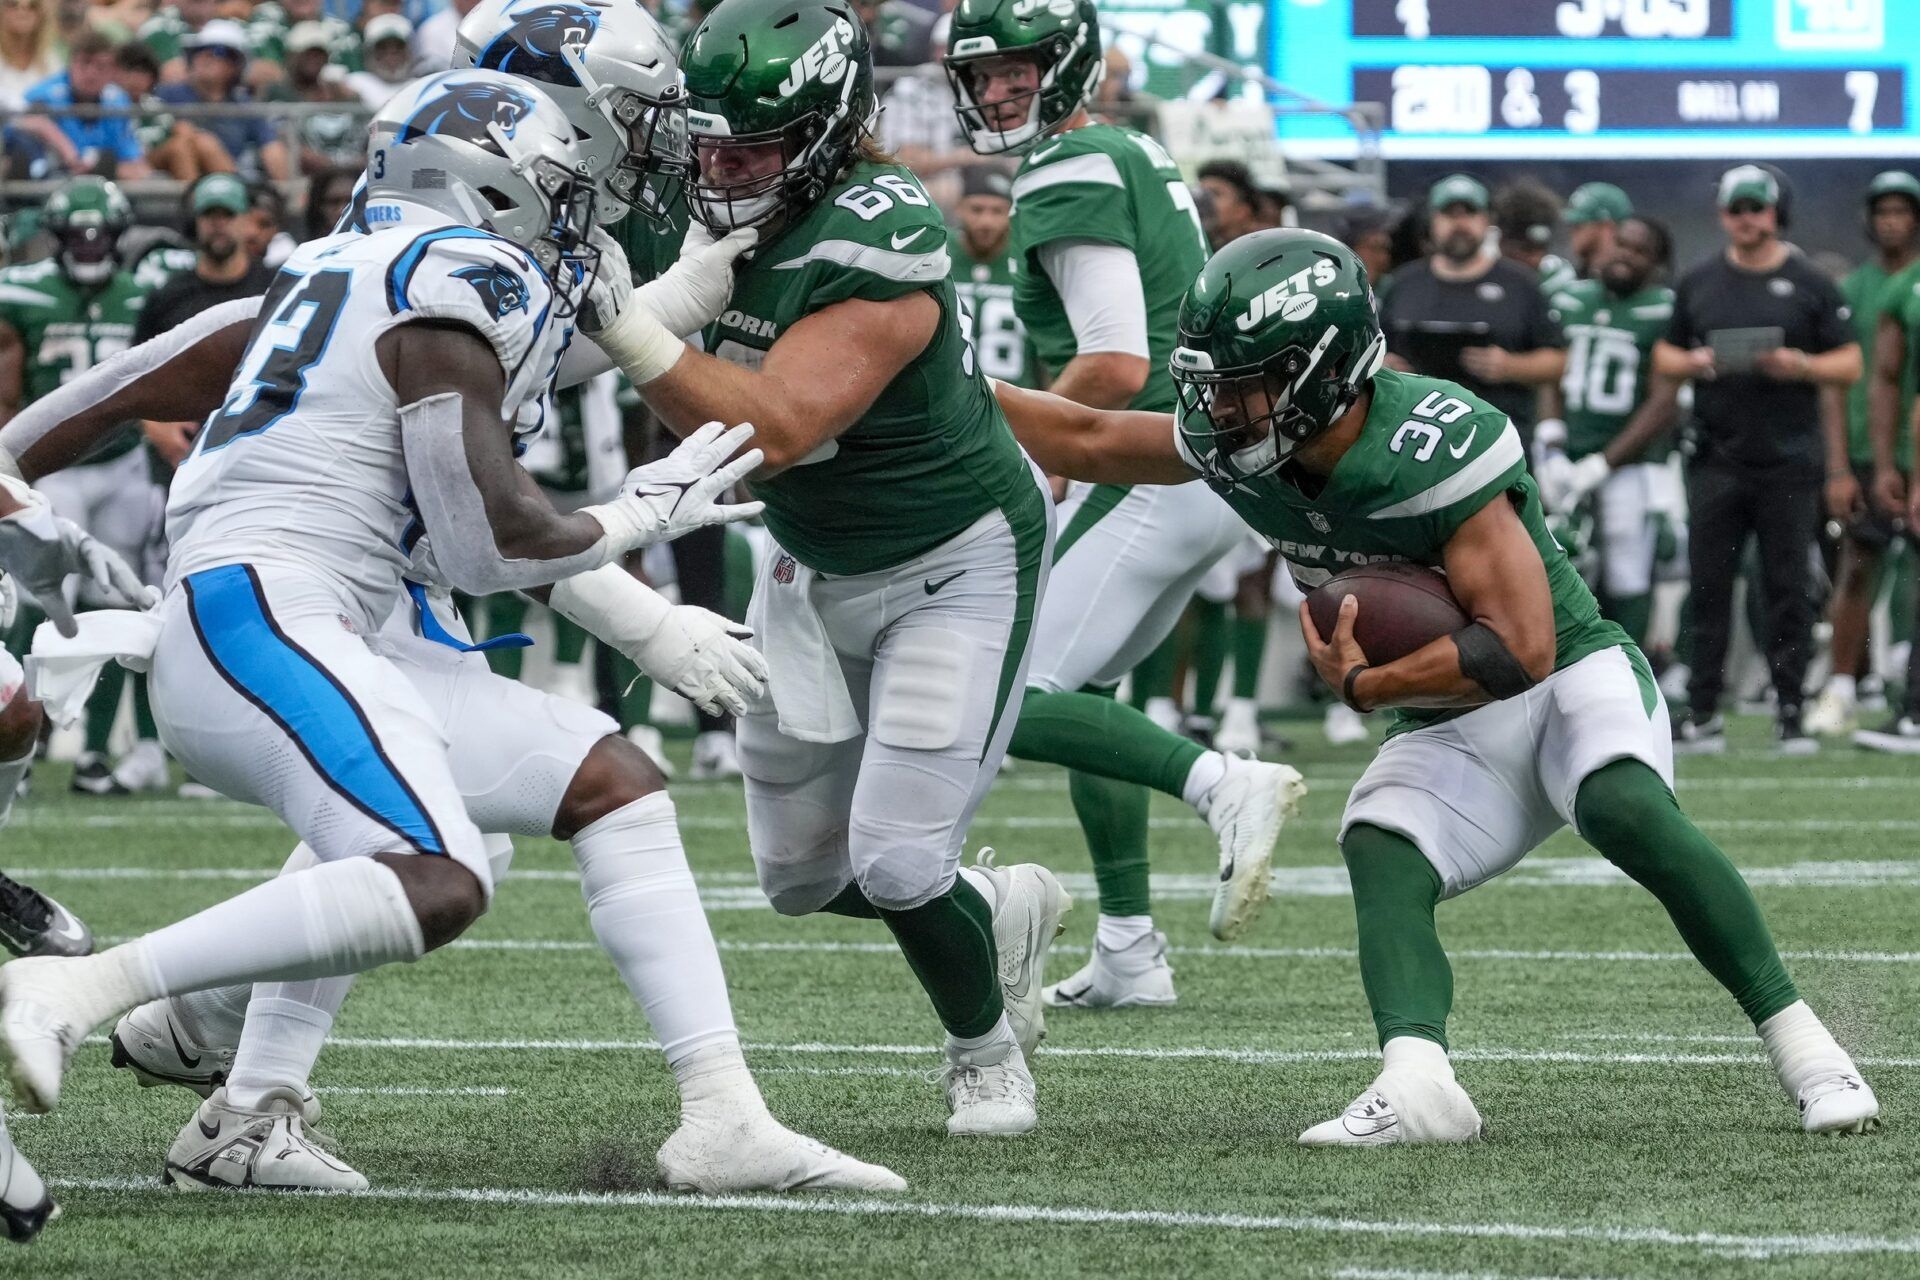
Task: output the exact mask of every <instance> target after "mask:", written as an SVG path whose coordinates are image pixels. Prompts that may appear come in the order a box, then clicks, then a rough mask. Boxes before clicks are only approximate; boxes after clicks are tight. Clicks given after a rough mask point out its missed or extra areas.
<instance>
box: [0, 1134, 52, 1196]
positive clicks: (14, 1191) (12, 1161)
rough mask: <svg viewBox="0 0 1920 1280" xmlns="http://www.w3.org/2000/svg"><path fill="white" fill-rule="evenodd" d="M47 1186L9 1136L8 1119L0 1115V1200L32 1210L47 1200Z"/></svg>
mask: <svg viewBox="0 0 1920 1280" xmlns="http://www.w3.org/2000/svg"><path fill="white" fill-rule="evenodd" d="M46 1194H47V1184H46V1183H44V1182H42V1181H40V1175H39V1174H38V1173H36V1172H34V1168H33V1166H32V1165H31V1164H28V1163H27V1158H26V1157H25V1156H23V1155H21V1154H20V1152H19V1150H18V1149H16V1148H15V1147H14V1145H13V1139H12V1138H11V1137H9V1136H8V1135H7V1118H6V1116H5V1115H4V1114H0V1200H5V1201H6V1202H7V1203H8V1204H10V1205H15V1206H17V1207H20V1208H32V1207H33V1206H35V1205H38V1204H39V1203H40V1201H41V1200H43V1199H45V1198H46Z"/></svg>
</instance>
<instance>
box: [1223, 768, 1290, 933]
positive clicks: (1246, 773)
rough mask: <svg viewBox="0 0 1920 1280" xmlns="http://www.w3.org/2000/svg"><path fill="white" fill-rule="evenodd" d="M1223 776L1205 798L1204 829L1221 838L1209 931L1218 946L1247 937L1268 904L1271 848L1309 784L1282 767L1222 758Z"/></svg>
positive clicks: (1270, 877)
mask: <svg viewBox="0 0 1920 1280" xmlns="http://www.w3.org/2000/svg"><path fill="white" fill-rule="evenodd" d="M1226 762H1227V772H1226V775H1225V776H1224V777H1222V778H1221V779H1220V781H1219V782H1218V783H1217V784H1215V786H1214V788H1213V794H1212V795H1211V796H1210V797H1209V798H1208V806H1207V825H1208V826H1210V827H1212V828H1213V832H1214V834H1215V835H1216V836H1218V837H1219V838H1220V887H1219V888H1218V889H1216V890H1214V893H1213V915H1212V918H1211V919H1210V920H1209V922H1208V924H1209V927H1210V928H1212V930H1213V936H1214V937H1216V938H1218V939H1220V940H1221V941H1222V942H1232V941H1233V940H1234V939H1235V938H1238V937H1239V936H1240V935H1241V934H1242V933H1243V932H1245V930H1246V928H1247V926H1248V925H1250V924H1252V923H1253V922H1254V920H1255V919H1257V918H1258V917H1259V915H1260V909H1261V908H1262V907H1264V906H1266V904H1267V894H1268V891H1269V889H1270V887H1271V886H1270V881H1271V880H1272V879H1273V846H1274V845H1275V843H1277V842H1278V841H1279V839H1280V828H1281V827H1282V826H1284V825H1285V824H1286V821H1287V819H1288V818H1291V817H1292V816H1293V815H1294V814H1296V813H1298V812H1299V811H1300V800H1301V797H1303V796H1305V795H1306V794H1307V784H1306V782H1305V780H1304V779H1302V778H1301V777H1300V771H1299V770H1298V769H1294V768H1291V767H1290V766H1288V765H1284V764H1264V763H1262V762H1261V761H1258V760H1242V759H1240V758H1238V757H1237V756H1228V757H1226Z"/></svg>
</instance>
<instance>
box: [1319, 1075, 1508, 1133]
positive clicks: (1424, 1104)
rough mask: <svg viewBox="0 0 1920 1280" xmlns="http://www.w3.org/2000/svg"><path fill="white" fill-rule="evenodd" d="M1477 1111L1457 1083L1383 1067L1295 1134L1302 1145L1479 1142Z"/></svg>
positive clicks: (1479, 1128)
mask: <svg viewBox="0 0 1920 1280" xmlns="http://www.w3.org/2000/svg"><path fill="white" fill-rule="evenodd" d="M1483 1128H1484V1126H1483V1125H1482V1124H1481V1121H1480V1112H1479V1110H1478V1109H1477V1108H1476V1107H1475V1106H1474V1105H1473V1099H1472V1098H1469V1097H1468V1096H1467V1091H1466V1090H1465V1089H1462V1088H1461V1087H1460V1086H1459V1084H1458V1083H1457V1082H1455V1081H1454V1080H1452V1079H1450V1078H1446V1077H1442V1076H1436V1075H1431V1074H1429V1073H1427V1072H1422V1071H1415V1070H1411V1069H1408V1068H1395V1069H1391V1070H1387V1071H1382V1072H1381V1073H1380V1074H1379V1075H1378V1076H1377V1077H1375V1079H1374V1082H1373V1084H1372V1085H1371V1086H1369V1087H1368V1089H1367V1090H1366V1092H1364V1093H1362V1094H1361V1095H1360V1096H1359V1097H1357V1098H1355V1099H1354V1100H1353V1104H1352V1105H1351V1106H1349V1107H1348V1108H1347V1109H1346V1110H1345V1111H1344V1112H1342V1113H1341V1114H1340V1115H1337V1116H1335V1117H1334V1118H1333V1119H1331V1120H1323V1121H1321V1122H1320V1123H1319V1124H1317V1125H1314V1126H1313V1128H1311V1129H1308V1130H1307V1131H1306V1132H1305V1133H1303V1134H1301V1135H1300V1145H1301V1146H1303V1147H1384V1146H1390V1145H1392V1144H1394V1143H1400V1142H1478V1141H1480V1137H1481V1134H1482V1132H1483Z"/></svg>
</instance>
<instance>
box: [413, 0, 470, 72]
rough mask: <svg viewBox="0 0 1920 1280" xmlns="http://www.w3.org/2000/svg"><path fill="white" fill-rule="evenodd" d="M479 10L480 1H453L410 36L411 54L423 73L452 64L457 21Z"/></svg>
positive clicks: (457, 26) (457, 27) (458, 22)
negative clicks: (412, 53)
mask: <svg viewBox="0 0 1920 1280" xmlns="http://www.w3.org/2000/svg"><path fill="white" fill-rule="evenodd" d="M479 7H480V0H452V3H450V4H448V5H447V6H446V7H445V8H443V9H441V10H440V11H439V12H438V13H436V14H434V15H433V16H432V17H431V18H428V19H427V20H426V21H425V22H422V23H421V24H420V25H419V26H418V27H417V28H415V29H414V33H413V52H414V56H415V57H416V58H417V59H418V60H419V64H420V68H421V70H422V71H429V70H431V71H438V70H441V69H442V68H445V67H448V66H451V65H452V63H453V37H454V35H455V34H456V33H457V32H458V31H459V30H460V20H461V19H462V18H464V17H466V16H467V15H468V14H469V13H472V12H473V11H474V10H475V9H477V8H479Z"/></svg>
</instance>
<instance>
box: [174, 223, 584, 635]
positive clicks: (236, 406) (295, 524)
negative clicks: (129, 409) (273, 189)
mask: <svg viewBox="0 0 1920 1280" xmlns="http://www.w3.org/2000/svg"><path fill="white" fill-rule="evenodd" d="M414 320H431V321H439V322H443V323H451V324H457V325H460V326H462V327H464V328H467V329H471V330H472V331H473V332H474V333H476V334H477V335H479V336H480V337H481V338H482V339H483V340H484V341H485V342H486V343H487V344H488V345H489V346H491V347H492V348H493V351H494V354H495V355H496V356H497V357H498V358H499V361H500V368H501V370H502V371H503V375H504V377H505V380H506V390H505V395H504V397H503V398H502V401H501V403H500V405H499V406H498V408H499V410H500V415H501V420H502V421H503V422H508V423H514V424H515V425H516V428H528V429H537V426H538V423H539V406H540V401H541V397H542V395H543V394H544V393H545V391H546V389H547V387H548V385H549V383H550V382H551V381H552V378H553V373H554V370H555V368H556V367H557V366H558V364H559V360H560V355H561V352H562V351H563V350H564V348H565V345H566V340H567V337H568V336H569V335H570V332H571V330H570V328H569V326H568V325H567V324H566V323H563V322H561V321H558V320H556V319H555V318H554V316H553V298H552V294H551V292H550V290H549V287H548V284H547V280H546V277H545V276H544V275H543V274H542V273H541V272H540V270H539V269H538V267H536V266H535V264H534V263H533V261H532V259H530V258H529V257H528V256H527V255H526V254H525V253H524V252H523V251H521V250H520V248H519V247H517V246H516V245H513V244H511V243H509V242H508V241H506V240H503V239H501V238H499V237H497V236H494V235H491V234H489V233H487V232H484V231H478V230H475V229H474V228H472V227H462V226H448V225H442V226H438V227H435V226H432V225H428V226H417V225H416V226H401V227H394V228H390V229H388V230H385V231H379V232H375V233H373V234H371V235H359V234H354V233H347V234H344V235H335V236H329V237H327V238H326V239H323V240H315V241H312V242H310V243H308V244H305V245H302V246H301V247H300V248H299V249H298V250H296V251H295V252H294V255H293V256H292V257H291V258H289V259H288V260H287V263H286V265H285V266H283V267H282V268H281V269H280V273H279V274H278V275H277V276H276V277H275V278H274V282H273V285H272V287H271V288H269V289H268V291H267V295H266V298H265V300H264V301H263V302H262V304H261V307H260V313H259V316H258V318H257V319H256V320H255V321H254V327H253V333H252V334H251V336H250V337H249V339H248V344H247V349H246V352H245V354H244V355H242V357H241V359H240V365H239V368H238V369H237V370H236V371H235V372H234V377H233V382H232V385H231V386H230V388H229V389H228V392H227V398H226V401H225V403H224V404H222V406H221V407H220V408H219V409H217V410H215V411H214V413H213V414H212V416H210V417H209V418H208V419H207V421H206V423H205V424H204V425H203V426H202V427H201V429H200V434H199V436H198V437H197V439H196V440H195V442H194V447H193V452H192V453H190V454H189V455H188V456H187V460H186V461H185V462H184V463H183V464H181V467H180V470H179V471H178V472H177V473H176V475H175V476H174V481H173V489H172V493H171V495H170V497H169V500H168V503H167V535H168V539H169V541H170V543H171V547H172V551H171V555H170V557H169V562H168V566H167V567H168V579H167V581H168V585H169V586H171V585H172V583H174V582H176V581H178V580H179V579H180V578H182V577H184V576H186V575H187V574H190V573H197V572H199V571H200V570H202V569H210V568H214V567H216V566H219V565H225V564H237V563H257V564H272V565H278V566H281V567H291V568H296V569H307V570H317V571H318V572H319V573H320V574H321V575H322V576H323V577H325V578H327V579H329V580H331V581H332V582H333V583H335V584H336V585H338V586H339V587H341V588H342V589H343V590H344V591H345V592H346V593H347V595H348V596H349V597H351V598H352V599H355V600H358V601H359V602H360V603H361V605H362V607H363V608H364V609H365V610H366V616H367V618H368V619H370V620H371V621H372V622H374V623H377V622H378V621H379V620H381V619H382V618H384V617H385V615H386V613H387V612H388V611H389V610H390V609H391V607H392V604H393V601H394V599H395V598H396V597H397V595H398V593H399V590H400V575H401V572H402V571H403V570H404V568H405V567H406V563H407V556H406V550H407V549H408V548H405V547H403V545H402V543H403V539H405V538H406V536H407V534H408V526H409V525H410V523H411V522H412V521H413V519H414V513H413V510H412V507H411V505H410V501H409V486H408V482H407V468H406V455H405V452H404V450H403V448H402V444H401V439H400V414H399V411H400V404H399V400H398V396H397V394H396V393H395V391H394V389H393V387H392V385H391V384H390V383H389V382H388V381H387V377H386V375H385V374H384V373H383V372H382V371H381V368H380V362H379V358H378V356H377V355H376V354H375V343H376V342H377V340H378V339H379V338H380V336H381V335H382V334H384V333H386V332H387V331H388V330H390V329H392V328H394V327H395V326H397V325H400V324H404V323H407V322H409V321H414ZM516 434H518V432H516Z"/></svg>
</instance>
